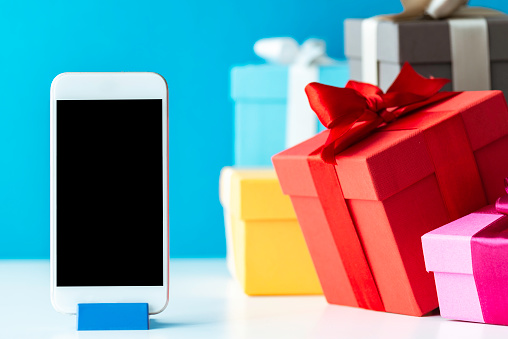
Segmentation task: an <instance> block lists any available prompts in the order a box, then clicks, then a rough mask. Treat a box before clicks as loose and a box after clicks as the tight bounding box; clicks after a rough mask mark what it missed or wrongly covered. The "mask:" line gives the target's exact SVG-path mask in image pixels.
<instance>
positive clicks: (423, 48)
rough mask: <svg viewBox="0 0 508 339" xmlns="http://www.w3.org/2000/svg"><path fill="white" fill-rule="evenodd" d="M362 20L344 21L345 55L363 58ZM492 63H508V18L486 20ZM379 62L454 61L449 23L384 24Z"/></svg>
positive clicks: (387, 22)
mask: <svg viewBox="0 0 508 339" xmlns="http://www.w3.org/2000/svg"><path fill="white" fill-rule="evenodd" d="M361 22H362V19H346V20H345V21H344V35H345V36H344V43H345V48H344V50H345V54H346V56H347V57H348V58H361V53H362V48H361V38H362V32H361V27H362V24H361ZM487 25H488V28H489V48H490V60H491V61H505V60H508V43H507V38H508V16H503V17H492V18H487ZM377 36H378V40H377V41H378V43H377V48H378V60H379V61H385V62H393V63H404V62H406V61H407V62H409V63H414V64H417V63H443V62H451V51H450V32H449V27H448V21H447V20H419V21H406V22H391V21H381V22H380V23H379V27H378V32H377Z"/></svg>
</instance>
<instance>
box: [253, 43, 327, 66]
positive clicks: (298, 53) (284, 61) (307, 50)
mask: <svg viewBox="0 0 508 339" xmlns="http://www.w3.org/2000/svg"><path fill="white" fill-rule="evenodd" d="M254 52H255V53H256V54H257V55H258V56H259V57H261V58H263V59H265V60H266V61H268V62H270V63H275V64H279V65H301V66H314V65H330V64H333V62H334V61H333V59H331V58H329V57H328V56H327V55H326V43H325V42H324V40H321V39H308V40H306V41H305V42H304V43H303V44H302V45H301V46H300V45H298V42H296V40H295V39H293V38H289V37H282V38H266V39H261V40H258V41H256V43H255V44H254Z"/></svg>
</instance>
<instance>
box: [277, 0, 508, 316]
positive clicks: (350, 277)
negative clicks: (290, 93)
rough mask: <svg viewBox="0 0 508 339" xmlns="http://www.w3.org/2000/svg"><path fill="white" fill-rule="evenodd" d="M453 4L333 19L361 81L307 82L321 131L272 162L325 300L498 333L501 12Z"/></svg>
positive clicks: (504, 167) (502, 267) (504, 24)
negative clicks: (436, 313)
mask: <svg viewBox="0 0 508 339" xmlns="http://www.w3.org/2000/svg"><path fill="white" fill-rule="evenodd" d="M465 2H467V1H462V0H460V1H453V0H440V1H439V0H432V1H419V0H413V1H411V0H406V1H403V5H404V11H403V12H402V13H401V14H397V15H385V16H379V17H375V18H370V19H365V20H347V21H346V23H345V35H346V39H345V44H346V54H347V56H348V58H349V61H350V66H351V77H352V78H356V79H357V80H362V82H359V81H349V82H348V83H347V85H346V86H345V87H344V88H339V87H335V86H333V84H331V85H332V86H330V84H323V83H322V82H320V81H319V82H317V81H316V82H310V83H309V84H308V85H307V86H306V87H305V93H306V95H305V96H304V94H303V93H302V94H301V96H303V97H305V98H306V99H308V102H309V103H310V106H311V108H312V110H313V111H314V112H315V114H316V115H317V117H318V118H319V121H320V122H321V123H322V125H323V126H324V127H325V128H326V130H324V131H322V132H320V133H319V134H317V135H315V136H310V137H308V138H307V139H305V140H303V141H302V142H300V143H298V144H296V145H293V146H291V147H288V148H287V149H286V150H284V151H282V152H280V153H278V154H276V155H274V156H273V157H272V161H273V165H274V167H275V171H276V174H277V177H278V180H279V183H280V186H281V188H282V192H283V193H284V194H285V195H286V196H289V198H290V200H291V203H292V206H293V208H294V212H295V214H296V218H297V221H298V224H299V226H300V228H301V231H302V234H303V237H304V238H305V242H306V245H307V247H308V250H309V253H310V256H311V258H312V262H313V265H314V267H315V269H316V272H317V275H318V278H319V281H320V284H321V287H322V289H323V293H324V295H325V297H326V299H327V301H328V302H329V303H331V304H338V305H346V306H352V307H361V308H365V309H370V310H376V311H386V312H392V313H399V314H406V315H413V316H422V315H424V314H426V313H428V312H430V311H432V310H434V309H436V308H437V307H438V306H441V311H442V315H443V316H444V317H448V318H451V319H458V320H469V321H477V322H486V323H494V324H504V325H508V316H506V314H508V288H506V287H505V285H506V284H504V278H505V276H506V277H507V278H508V260H507V259H505V258H508V239H506V238H507V236H506V234H508V231H507V230H508V222H507V218H506V216H505V214H508V195H505V191H504V189H503V182H504V180H505V178H506V177H508V157H506V156H505V155H506V154H508V107H507V104H506V100H505V97H504V94H503V93H508V82H507V81H506V80H505V78H508V77H506V76H505V74H508V68H507V63H506V61H507V60H508V49H507V48H506V46H504V44H503V43H502V41H503V40H504V37H505V36H508V17H506V16H504V15H502V14H500V13H498V12H496V11H493V10H489V9H484V8H471V7H468V6H467V4H465ZM415 70H416V71H415ZM419 73H420V74H419ZM447 79H450V80H451V81H449V80H447ZM378 86H379V87H378ZM507 180H508V179H507ZM507 186H508V185H507ZM507 192H508V190H507ZM422 237H423V238H422ZM422 241H423V248H422ZM424 253H425V256H424ZM433 272H434V273H433ZM436 286H437V290H436Z"/></svg>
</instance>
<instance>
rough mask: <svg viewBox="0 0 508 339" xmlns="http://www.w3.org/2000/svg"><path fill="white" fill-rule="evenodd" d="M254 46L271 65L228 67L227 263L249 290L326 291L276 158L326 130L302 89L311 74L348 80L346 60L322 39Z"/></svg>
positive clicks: (223, 191) (223, 182)
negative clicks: (231, 136)
mask: <svg viewBox="0 0 508 339" xmlns="http://www.w3.org/2000/svg"><path fill="white" fill-rule="evenodd" d="M254 50H255V52H256V54H258V55H259V56H261V57H263V58H264V59H266V60H267V63H266V64H262V65H247V66H240V67H234V68H233V69H232V70H231V97H232V99H233V100H234V103H235V141H234V146H235V151H234V157H235V161H234V166H233V167H226V168H224V169H223V170H222V171H221V175H220V180H219V181H220V184H219V186H220V187H219V191H220V200H221V204H222V206H223V208H224V221H225V222H224V223H225V228H226V243H227V261H228V268H229V271H230V272H231V275H232V276H233V277H234V278H235V279H236V280H237V281H238V282H239V283H240V286H241V287H242V289H243V290H244V292H245V293H246V294H248V295H296V294H322V289H321V286H320V284H319V280H318V278H317V275H316V271H315V269H314V266H313V264H312V260H311V258H310V255H309V251H308V249H307V247H306V245H305V240H304V238H303V235H302V232H301V231H300V227H299V225H298V221H297V220H296V215H295V213H294V210H293V207H292V205H291V201H290V199H289V198H288V197H287V196H285V195H284V194H283V193H282V191H281V189H280V185H279V183H278V180H277V176H276V174H275V171H274V170H273V168H272V165H271V157H272V156H273V155H274V154H276V153H278V152H280V151H282V150H284V149H285V148H286V147H288V146H292V145H294V144H296V143H298V142H301V141H303V140H305V139H307V138H309V137H311V136H313V135H315V134H316V133H317V132H318V131H321V130H323V129H324V127H323V126H322V125H320V124H319V122H318V119H317V117H316V116H315V114H314V113H313V112H312V110H311V108H310V106H309V103H308V101H307V99H306V98H305V96H302V95H301V94H302V93H304V88H305V85H306V84H307V83H308V82H311V81H322V82H325V83H328V84H330V85H336V86H343V85H345V84H346V82H347V80H348V78H349V71H348V66H347V63H346V62H338V61H335V60H332V59H330V58H328V57H327V56H326V52H325V45H324V42H323V41H321V40H317V39H309V40H307V41H306V42H304V43H303V44H302V46H299V45H298V44H297V43H296V41H295V40H294V39H291V38H270V39H262V40H260V41H258V42H257V43H256V44H255V46H254Z"/></svg>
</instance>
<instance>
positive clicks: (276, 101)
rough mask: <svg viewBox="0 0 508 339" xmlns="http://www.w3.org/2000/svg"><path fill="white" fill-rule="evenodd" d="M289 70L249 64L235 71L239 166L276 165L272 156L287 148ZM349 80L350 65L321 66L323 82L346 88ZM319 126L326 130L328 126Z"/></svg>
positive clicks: (233, 92)
mask: <svg viewBox="0 0 508 339" xmlns="http://www.w3.org/2000/svg"><path fill="white" fill-rule="evenodd" d="M288 69H289V68H288V66H279V65H247V66H238V67H233V69H232V70H231V97H232V98H233V100H234V102H235V132H234V134H235V153H234V164H235V165H237V166H272V161H271V157H272V156H273V155H274V154H277V153H279V152H281V151H283V150H284V149H286V145H285V143H286V114H287V113H286V103H287V92H288ZM348 80H349V68H348V66H347V63H346V62H338V63H337V64H334V65H332V66H321V67H319V82H321V83H324V84H327V85H332V86H337V87H344V86H345V85H346V83H347V81H348ZM303 95H305V94H303ZM316 120H317V117H316ZM317 124H319V125H318V126H319V127H318V130H319V131H322V130H323V129H324V127H323V126H322V125H321V124H320V123H319V122H317Z"/></svg>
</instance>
